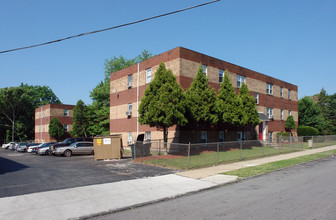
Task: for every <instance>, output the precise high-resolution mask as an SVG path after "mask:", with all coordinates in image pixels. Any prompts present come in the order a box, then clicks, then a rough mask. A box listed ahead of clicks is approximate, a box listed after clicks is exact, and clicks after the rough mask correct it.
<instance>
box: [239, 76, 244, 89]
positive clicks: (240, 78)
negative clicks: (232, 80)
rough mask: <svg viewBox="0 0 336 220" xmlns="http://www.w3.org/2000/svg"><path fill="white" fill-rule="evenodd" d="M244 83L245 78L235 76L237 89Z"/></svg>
mask: <svg viewBox="0 0 336 220" xmlns="http://www.w3.org/2000/svg"><path fill="white" fill-rule="evenodd" d="M243 83H245V76H241V75H237V88H240V87H241V86H242V85H243Z"/></svg>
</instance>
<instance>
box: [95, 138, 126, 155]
mask: <svg viewBox="0 0 336 220" xmlns="http://www.w3.org/2000/svg"><path fill="white" fill-rule="evenodd" d="M93 147H94V157H95V160H106V159H121V158H122V154H123V146H122V138H121V134H115V135H103V136H96V137H94V138H93Z"/></svg>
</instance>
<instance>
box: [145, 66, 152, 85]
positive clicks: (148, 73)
mask: <svg viewBox="0 0 336 220" xmlns="http://www.w3.org/2000/svg"><path fill="white" fill-rule="evenodd" d="M151 81H152V68H148V69H146V83H150V82H151Z"/></svg>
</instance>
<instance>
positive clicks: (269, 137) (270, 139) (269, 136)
mask: <svg viewBox="0 0 336 220" xmlns="http://www.w3.org/2000/svg"><path fill="white" fill-rule="evenodd" d="M268 141H269V142H273V132H268Z"/></svg>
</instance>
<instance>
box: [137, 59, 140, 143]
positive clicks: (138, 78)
mask: <svg viewBox="0 0 336 220" xmlns="http://www.w3.org/2000/svg"><path fill="white" fill-rule="evenodd" d="M139 82H140V63H138V77H137V138H138V136H139Z"/></svg>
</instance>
